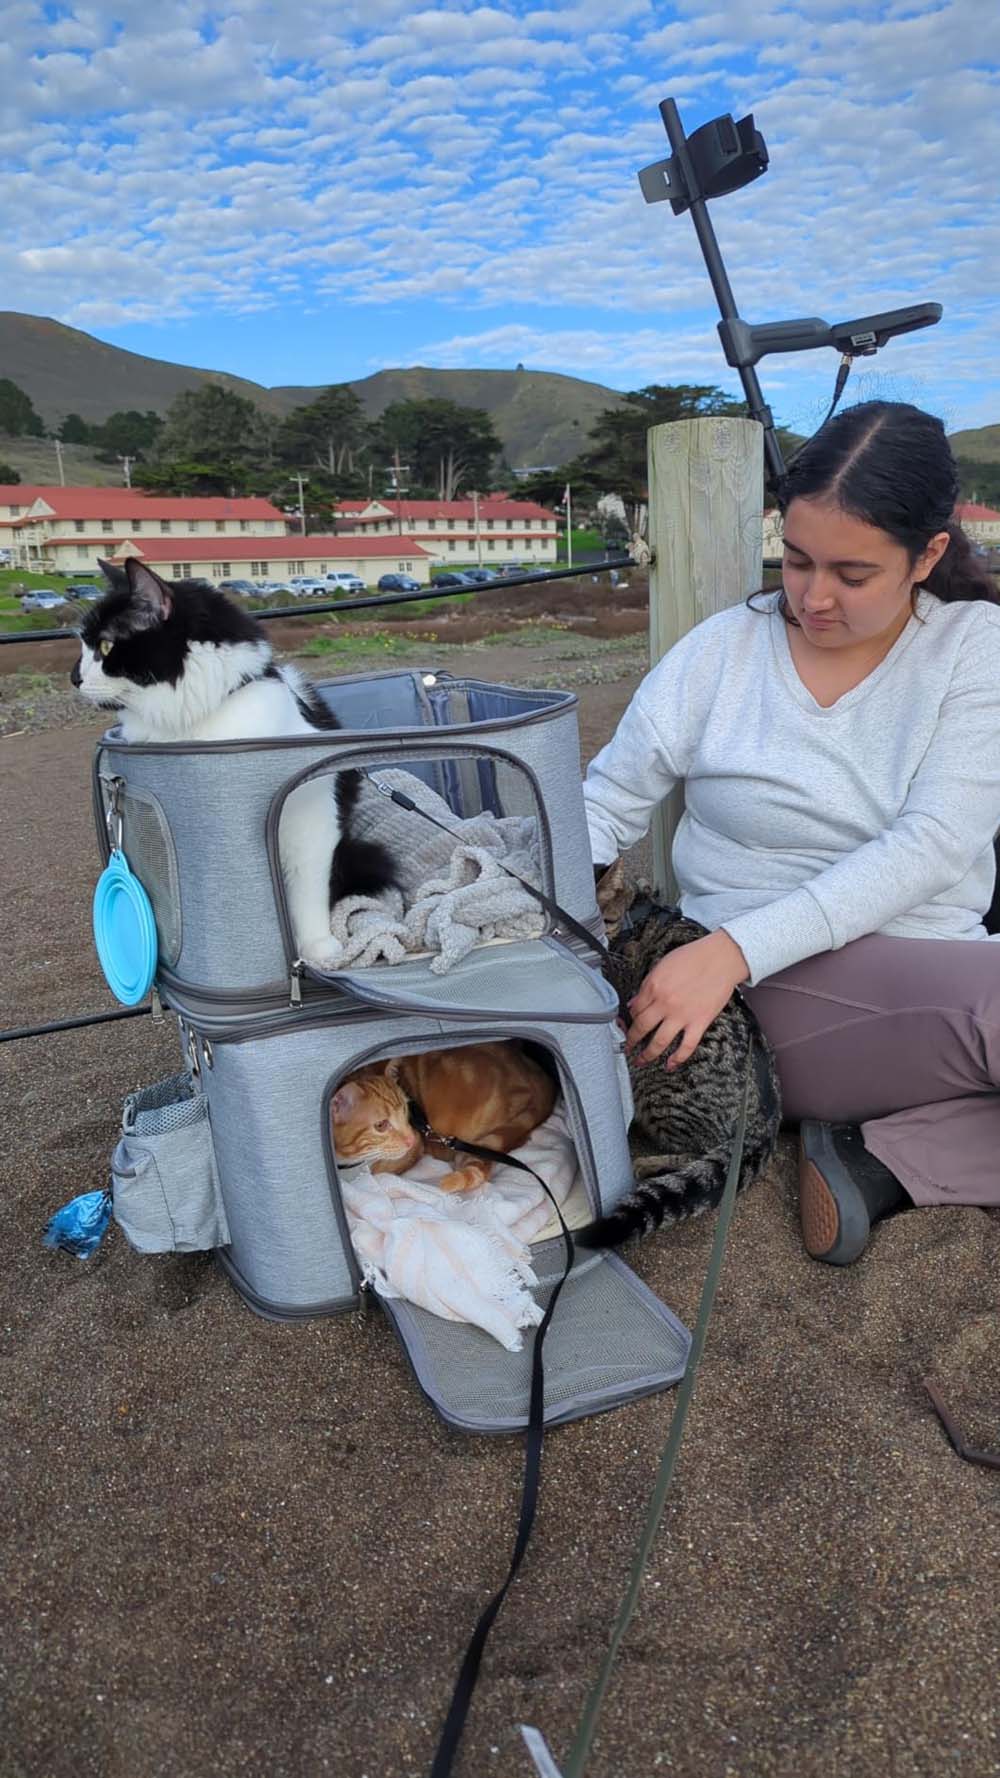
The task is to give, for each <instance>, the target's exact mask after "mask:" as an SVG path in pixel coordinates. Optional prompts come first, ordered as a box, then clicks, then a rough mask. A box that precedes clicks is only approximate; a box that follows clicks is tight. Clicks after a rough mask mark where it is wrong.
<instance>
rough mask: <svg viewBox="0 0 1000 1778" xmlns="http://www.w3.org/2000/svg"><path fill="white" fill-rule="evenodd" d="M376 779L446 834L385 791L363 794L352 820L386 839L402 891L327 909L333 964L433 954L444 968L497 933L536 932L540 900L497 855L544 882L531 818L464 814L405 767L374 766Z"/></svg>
mask: <svg viewBox="0 0 1000 1778" xmlns="http://www.w3.org/2000/svg"><path fill="white" fill-rule="evenodd" d="M376 776H377V778H378V779H379V780H380V781H382V782H383V783H386V784H390V785H391V786H392V787H393V789H400V790H403V791H405V793H406V795H407V796H409V797H412V799H413V801H414V802H416V803H418V804H419V805H420V807H421V808H424V809H427V810H428V812H429V813H430V814H431V815H433V816H434V817H435V818H436V819H437V820H438V821H442V822H443V823H444V824H445V826H446V827H447V828H448V829H449V832H447V833H442V832H441V831H440V829H439V828H436V827H434V826H433V825H432V824H431V823H430V822H428V821H424V820H423V819H422V817H421V816H420V815H418V814H415V813H414V812H413V811H411V810H406V809H400V808H398V807H397V805H396V804H395V803H392V802H390V801H389V799H388V798H387V797H383V796H380V795H378V794H377V792H372V791H367V792H366V794H365V796H364V798H363V800H362V802H361V805H360V807H359V809H358V811H357V813H356V816H355V819H354V823H353V825H354V828H355V831H356V832H357V833H358V835H359V837H361V838H364V839H378V840H381V841H382V842H383V843H384V844H385V845H388V846H389V847H390V849H391V850H392V852H393V853H394V855H395V857H396V859H397V860H398V862H399V865H400V868H401V872H402V876H403V888H402V890H401V891H399V890H389V891H386V892H385V893H384V894H382V895H378V896H366V895H349V896H345V898H344V899H343V901H340V902H338V903H337V905H336V907H335V908H334V910H333V915H332V918H331V922H330V930H331V933H332V935H333V937H334V938H335V939H336V940H337V941H338V943H339V944H340V945H341V947H342V956H341V957H339V958H338V959H337V961H336V964H335V965H334V967H336V968H348V967H350V966H351V965H352V964H353V965H355V966H357V967H364V966H366V965H369V964H373V963H401V962H403V961H404V960H405V958H407V957H409V956H413V955H414V954H415V953H416V952H427V951H431V952H433V953H434V956H433V957H432V960H431V964H430V968H431V970H432V971H433V972H434V973H435V974H436V975H442V974H444V972H445V971H446V970H449V969H451V968H452V967H453V965H454V964H455V963H457V962H459V960H460V959H461V958H462V957H465V956H467V955H468V953H469V952H470V951H471V950H473V949H474V948H475V946H476V945H479V944H486V943H489V942H490V940H493V939H498V938H506V939H515V938H537V937H538V936H539V934H540V933H541V932H543V931H544V929H545V916H544V914H543V912H542V910H541V908H540V907H539V906H538V903H537V902H536V901H534V900H533V899H532V897H531V896H530V895H528V894H527V893H526V891H525V890H524V889H522V888H521V886H520V884H518V883H516V882H515V881H514V879H513V877H511V876H508V874H507V872H506V871H505V870H503V869H501V865H500V860H502V861H503V863H504V864H505V865H507V866H508V867H509V869H510V870H513V871H515V872H516V873H517V875H518V876H519V877H524V878H525V879H526V881H527V882H529V883H531V884H533V885H534V886H535V887H536V888H538V887H540V869H539V861H538V836H537V825H536V823H535V822H534V821H533V820H531V819H530V818H527V817H524V816H519V815H507V816H500V817H498V816H495V815H488V814H483V815H474V816H472V817H471V818H470V819H468V820H465V821H462V820H459V819H458V818H457V817H456V816H455V815H453V814H452V812H451V810H450V808H449V807H448V804H447V803H446V802H445V801H444V800H443V798H442V797H440V796H438V795H437V793H436V792H435V791H433V790H431V788H430V787H429V785H427V784H425V783H424V782H423V780H422V779H421V778H416V777H414V776H413V774H412V773H410V772H401V771H396V770H385V771H379V772H378V773H377V774H376Z"/></svg>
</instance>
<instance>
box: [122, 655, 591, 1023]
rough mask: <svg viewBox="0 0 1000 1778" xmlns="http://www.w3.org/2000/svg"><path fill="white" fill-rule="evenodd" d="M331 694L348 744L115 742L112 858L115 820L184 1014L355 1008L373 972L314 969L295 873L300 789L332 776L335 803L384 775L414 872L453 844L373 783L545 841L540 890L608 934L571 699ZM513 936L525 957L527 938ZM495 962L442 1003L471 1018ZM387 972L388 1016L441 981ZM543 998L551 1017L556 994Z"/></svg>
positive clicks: (485, 948)
mask: <svg viewBox="0 0 1000 1778" xmlns="http://www.w3.org/2000/svg"><path fill="white" fill-rule="evenodd" d="M317 689H318V691H319V692H320V695H321V696H322V698H323V700H324V702H325V703H326V704H327V705H328V706H329V708H330V709H331V710H332V711H333V713H334V715H335V716H336V717H337V719H338V721H339V722H340V723H341V725H342V726H341V728H340V729H339V730H333V731H327V732H324V733H321V734H320V733H317V734H316V735H315V736H312V735H303V736H295V737H291V738H287V739H286V738H282V739H274V740H268V739H263V740H239V741H224V742H191V743H179V742H172V743H141V744H129V743H127V742H125V741H123V740H122V739H121V738H120V736H119V734H118V732H117V731H116V730H114V729H112V730H111V731H110V732H109V733H108V734H107V735H105V736H104V738H103V740H102V741H101V743H100V744H99V746H98V748H97V751H96V756H95V762H94V806H95V819H96V823H97V830H98V836H99V840H100V843H101V846H102V849H103V850H104V852H105V855H107V851H108V824H107V816H108V811H109V808H110V807H111V806H112V803H113V804H114V807H115V809H116V811H117V814H118V815H119V816H120V818H121V823H122V836H123V837H122V844H123V848H124V851H125V854H126V856H127V858H128V860H129V863H130V864H131V866H132V869H133V870H134V871H135V872H136V874H137V875H138V877H139V878H140V880H141V882H142V883H143V885H144V887H145V889H146V891H147V893H148V895H149V897H150V901H151V903H152V907H153V912H154V915H155V919H156V927H157V937H158V945H159V968H158V980H159V983H160V986H161V988H162V990H163V991H164V994H165V997H166V998H167V999H168V1000H171V1001H174V1000H176V999H178V998H180V999H181V1000H183V1001H184V1003H185V1004H186V1005H187V1006H188V1007H189V1008H191V1007H193V1006H196V1005H199V1004H200V1005H201V1006H202V1007H203V1008H204V1010H205V1011H206V1013H207V1012H209V1011H211V1010H212V1009H213V1008H214V1009H217V1010H218V1011H219V1012H222V1011H223V1009H227V1010H231V1011H232V1012H234V1013H235V1012H254V1011H259V1012H262V1013H263V1012H267V1011H269V1010H272V1011H273V1010H274V1009H275V1008H276V1007H277V1006H284V1007H286V1008H287V1007H289V1005H290V1004H291V1005H293V1006H296V1005H299V1004H304V1003H308V1002H309V1001H310V1000H315V999H316V998H318V997H322V998H323V999H324V1000H325V1001H326V1002H327V1003H329V1001H330V999H331V996H332V997H333V998H334V999H337V998H338V997H339V998H342V999H343V1000H344V1003H345V1005H346V1004H347V1003H348V1002H350V1001H352V1000H353V1001H354V1003H355V1004H356V1003H357V991H358V986H359V984H362V983H363V978H364V977H365V967H364V965H365V962H366V959H365V957H363V956H361V957H359V956H357V955H356V954H355V953H356V952H357V949H358V947H357V945H355V947H354V952H353V953H345V954H344V956H343V957H342V958H340V959H339V960H338V959H335V958H332V957H331V959H330V960H329V961H328V964H327V966H326V967H321V968H314V967H310V966H309V964H308V963H307V964H306V965H305V966H304V967H303V966H302V965H301V963H300V959H299V946H298V944H297V942H296V934H295V932H294V931H293V927H292V923H291V920H290V916H289V905H288V896H287V893H286V888H287V886H286V882H285V877H284V873H283V872H282V869H281V867H280V864H279V850H280V843H281V836H282V827H281V823H282V820H283V818H284V816H285V811H286V808H287V806H288V805H289V804H290V803H291V802H292V799H293V798H294V796H295V794H296V792H297V790H298V789H299V787H300V786H302V785H307V784H310V783H313V782H315V781H316V780H323V779H325V778H326V777H327V776H329V778H330V795H331V797H332V796H333V794H334V778H335V775H336V773H338V772H340V771H343V770H346V769H349V768H354V767H357V768H360V769H361V771H362V772H363V773H365V774H371V775H372V777H371V778H369V777H367V776H366V777H365V778H363V780H362V797H363V798H364V799H365V801H366V803H367V805H368V812H369V813H370V811H371V808H372V807H374V806H375V805H381V807H383V808H384V809H385V810H387V811H389V810H391V811H392V815H393V820H392V822H390V823H389V824H388V828H387V832H386V836H385V838H386V841H387V843H389V844H390V849H391V848H392V847H393V846H400V847H405V852H406V862H407V865H408V867H409V866H412V864H413V860H414V858H415V857H416V855H417V854H419V853H420V851H421V848H423V847H425V846H426V845H427V844H428V837H429V836H434V835H436V843H438V844H440V843H441V841H442V838H443V836H441V835H440V834H439V833H437V832H436V830H435V829H433V828H432V827H431V826H430V825H429V824H428V823H427V822H426V821H425V820H424V818H423V817H422V816H421V815H419V814H416V813H412V812H408V813H404V812H403V811H402V810H399V809H398V808H396V806H395V805H393V804H391V803H389V802H388V801H387V800H386V799H385V798H384V796H380V795H379V792H378V790H377V789H376V788H375V785H374V783H373V782H372V778H373V779H380V777H381V774H383V773H384V774H386V779H387V780H389V781H391V782H395V783H396V784H397V785H400V784H402V783H405V779H401V778H400V776H399V775H400V774H401V773H405V774H410V775H411V778H412V779H415V780H417V783H418V786H426V787H427V791H428V792H429V793H431V794H432V797H433V806H434V807H436V808H437V809H438V812H439V813H440V812H441V811H442V810H443V811H444V812H445V814H446V815H447V817H448V820H449V822H452V821H453V822H454V824H455V827H456V829H460V824H461V823H463V822H472V823H475V820H476V818H478V817H483V816H487V817H495V818H496V820H497V821H498V823H499V824H500V826H501V827H503V828H508V827H511V828H516V829H517V831H518V832H519V833H530V834H531V835H532V836H533V841H532V843H533V847H534V849H535V856H536V859H537V866H538V881H539V886H540V888H541V889H542V890H543V891H545V893H547V894H548V895H549V896H550V897H552V898H553V899H554V900H555V901H557V902H558V903H559V904H560V905H561V906H562V907H564V908H565V909H566V910H567V911H568V912H569V913H570V914H572V915H573V916H574V918H575V919H577V920H579V921H581V922H582V923H583V924H584V925H585V926H587V927H588V928H589V929H590V930H592V931H594V933H595V934H598V933H600V931H601V924H600V916H599V914H598V910H597V905H596V901H595V897H594V882H593V872H592V869H591V863H590V847H589V841H588V837H587V826H586V819H585V814H584V805H583V796H582V790H581V785H580V752H579V736H578V730H577V720H576V698H575V697H574V696H573V694H572V693H569V692H561V691H533V690H526V689H523V688H518V687H511V686H503V685H491V684H488V683H486V682H483V681H479V680H475V679H453V678H451V677H450V676H449V675H448V674H445V673H436V672H432V671H426V672H423V671H421V672H391V673H377V674H363V675H354V676H351V677H348V678H343V679H337V680H331V681H326V682H321V683H320V684H319V685H318V686H317ZM299 794H301V792H299ZM437 799H441V802H440V803H438V801H437ZM361 813H362V815H364V814H365V810H364V809H362V811H361ZM458 843H461V835H460V832H459V834H458V836H457V837H456V844H458ZM444 844H445V848H446V850H447V848H448V845H449V842H448V841H447V840H445V841H444ZM432 850H433V848H432ZM535 916H536V919H535V925H534V929H533V935H532V936H534V937H535V939H536V942H539V944H541V943H543V942H544V941H543V940H542V939H541V931H542V929H543V928H544V929H545V930H548V929H549V928H550V924H551V923H550V922H548V921H547V920H546V919H545V917H544V915H543V914H542V912H541V910H540V909H538V908H537V905H535ZM501 936H503V934H501ZM512 936H513V937H515V938H517V939H519V940H520V942H521V943H523V942H524V940H525V934H524V932H523V931H522V932H520V933H514V934H512ZM547 948H548V947H547V946H546V949H547ZM430 949H431V950H432V949H433V946H431V947H430ZM491 953H492V954H494V955H496V956H497V957H499V956H500V955H502V954H503V953H502V952H501V949H500V947H499V946H497V945H482V946H479V947H478V948H477V949H476V950H473V951H471V952H470V953H469V954H468V955H467V956H464V957H462V958H461V959H460V960H459V961H458V962H456V963H455V965H454V967H453V968H450V969H449V971H448V973H447V974H441V975H438V976H434V978H433V979H434V980H435V983H436V982H438V981H439V982H440V984H441V988H442V994H441V1001H442V1004H443V1003H451V1004H453V1005H454V1006H455V1009H456V1011H457V1010H458V1008H459V1007H460V1006H461V1004H462V1003H463V1001H464V1000H465V995H464V992H463V989H462V988H461V986H460V982H461V980H462V979H463V978H464V976H465V975H466V973H467V972H468V974H469V984H470V991H471V988H472V978H473V976H476V977H480V976H481V971H480V969H479V968H478V967H477V963H478V961H479V960H481V959H482V958H484V957H485V956H488V955H490V954H491ZM375 957H376V966H375V967H374V968H373V969H372V970H371V971H370V974H369V976H368V982H369V983H370V987H371V989H372V990H374V989H375V986H376V982H375V978H376V977H378V978H380V983H379V985H380V987H383V988H388V1002H387V1001H385V1000H383V1001H382V1002H381V1003H382V1004H383V1005H386V1004H387V1003H391V1002H392V1000H394V999H395V997H396V989H395V986H394V985H390V984H389V982H388V981H387V978H388V977H390V976H391V977H398V978H399V982H398V991H399V993H400V995H401V997H402V998H403V999H405V998H406V993H405V991H404V980H405V978H407V977H413V976H414V975H417V974H423V973H425V972H426V971H427V967H428V953H427V952H424V953H422V954H420V953H418V957H417V959H416V960H415V961H414V962H410V961H409V959H407V960H406V961H402V962H398V963H396V964H394V965H389V964H387V963H386V962H385V961H384V960H382V959H378V956H377V948H376V952H375ZM421 959H422V960H421ZM537 987H538V1002H539V1005H538V1011H539V1014H541V1013H542V1012H544V1010H545V999H546V995H545V984H544V979H543V980H540V981H538V983H537ZM362 992H363V993H365V994H366V990H365V988H364V987H362ZM476 992H477V995H478V996H479V1009H480V1010H481V1011H487V1010H488V1008H487V1006H486V1005H485V1004H484V1001H483V999H482V982H481V979H480V980H477V983H476ZM366 997H367V996H366ZM373 998H374V999H375V1000H376V1001H378V1000H379V999H380V995H379V994H373ZM524 1010H525V1012H526V1013H527V1012H528V1011H529V1009H528V1008H527V1007H526V1008H525V1009H524Z"/></svg>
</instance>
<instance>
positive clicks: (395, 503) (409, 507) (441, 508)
mask: <svg viewBox="0 0 1000 1778" xmlns="http://www.w3.org/2000/svg"><path fill="white" fill-rule="evenodd" d="M369 505H371V506H376V505H377V506H384V507H388V509H389V511H390V512H391V513H392V516H393V518H396V517H397V516H398V514H399V512H400V509H402V514H403V519H404V521H406V520H410V521H413V520H415V519H469V520H471V519H472V518H473V517H474V516H475V510H476V509H475V504H474V502H473V501H472V500H391V499H389V498H386V499H384V500H383V499H381V498H377V499H375V500H371V501H366V502H365V503H364V505H363V506H362V507H361V509H360V511H362V512H363V511H364V510H365V507H366V506H369ZM349 508H350V510H351V511H352V512H353V508H354V502H353V501H352V502H350V503H348V502H347V501H346V500H345V501H344V502H343V504H342V507H341V510H342V511H344V512H347V511H348V510H349ZM379 516H380V515H379V514H378V513H377V512H373V513H371V514H369V515H368V518H367V520H366V521H365V522H366V523H369V524H374V523H375V522H376V521H377V520H378V518H379ZM381 516H382V518H383V519H384V517H385V514H384V513H383V514H382V515H381ZM555 516H556V515H555V513H554V512H550V511H549V508H548V507H547V506H539V505H538V503H537V501H535V500H508V499H506V498H505V497H504V495H502V494H484V495H482V497H481V499H480V501H479V517H480V518H481V519H554V518H555Z"/></svg>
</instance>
